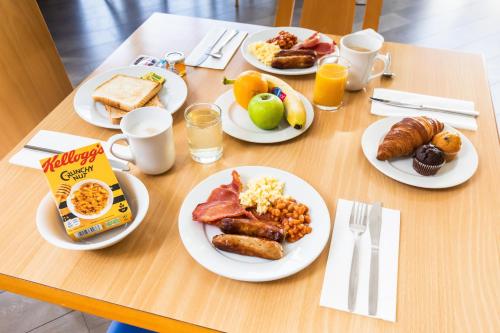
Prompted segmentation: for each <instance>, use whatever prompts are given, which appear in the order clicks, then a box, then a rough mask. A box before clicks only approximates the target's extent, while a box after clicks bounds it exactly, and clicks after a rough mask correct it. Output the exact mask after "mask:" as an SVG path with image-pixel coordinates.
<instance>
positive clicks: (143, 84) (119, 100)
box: [92, 74, 162, 111]
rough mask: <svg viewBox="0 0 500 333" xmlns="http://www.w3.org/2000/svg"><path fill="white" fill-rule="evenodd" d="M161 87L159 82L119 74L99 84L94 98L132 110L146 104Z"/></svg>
mask: <svg viewBox="0 0 500 333" xmlns="http://www.w3.org/2000/svg"><path fill="white" fill-rule="evenodd" d="M161 88H162V85H161V84H160V83H158V82H153V81H149V80H143V79H140V78H136V77H132V76H128V75H123V74H118V75H115V76H113V77H112V78H111V79H109V80H108V81H106V82H104V83H102V84H101V85H100V86H98V87H97V88H96V90H95V91H94V93H93V94H92V98H93V99H94V100H95V101H97V102H101V103H103V104H104V105H109V106H112V107H115V108H118V109H121V110H123V111H132V110H133V109H137V108H139V107H141V106H143V105H144V104H146V102H147V101H149V100H150V99H151V98H153V96H155V95H156V94H157V93H158V92H159V91H160V89H161Z"/></svg>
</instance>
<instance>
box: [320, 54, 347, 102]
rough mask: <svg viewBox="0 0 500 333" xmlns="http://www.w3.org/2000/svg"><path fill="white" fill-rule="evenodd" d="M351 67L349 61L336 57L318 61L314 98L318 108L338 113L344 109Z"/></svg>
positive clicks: (332, 56) (327, 57)
mask: <svg viewBox="0 0 500 333" xmlns="http://www.w3.org/2000/svg"><path fill="white" fill-rule="evenodd" d="M349 67H350V63H349V61H348V60H346V59H344V58H342V57H339V56H335V55H331V56H326V57H323V58H321V59H320V60H319V61H318V70H317V72H316V80H315V82H314V96H313V102H314V105H316V107H317V108H319V109H321V110H326V111H337V110H338V109H339V108H340V107H342V100H343V98H344V89H345V86H346V83H347V74H348V72H349Z"/></svg>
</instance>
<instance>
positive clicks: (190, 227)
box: [179, 166, 330, 282]
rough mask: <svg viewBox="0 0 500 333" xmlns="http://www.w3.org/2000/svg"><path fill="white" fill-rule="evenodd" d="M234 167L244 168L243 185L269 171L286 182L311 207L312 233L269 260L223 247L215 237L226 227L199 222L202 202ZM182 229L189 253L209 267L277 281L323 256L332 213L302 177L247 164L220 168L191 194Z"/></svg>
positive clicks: (236, 277)
mask: <svg viewBox="0 0 500 333" xmlns="http://www.w3.org/2000/svg"><path fill="white" fill-rule="evenodd" d="M233 170H236V171H238V173H239V174H240V176H241V180H242V182H243V183H246V182H248V181H249V180H250V179H252V178H254V177H259V176H264V175H265V176H271V177H275V178H277V179H278V180H280V181H283V182H285V194H288V195H291V196H292V197H294V198H295V199H297V201H299V202H302V203H304V204H305V205H307V206H308V207H309V211H310V216H311V227H312V232H311V233H310V234H308V235H305V236H304V237H303V238H301V239H300V240H298V241H297V242H295V243H286V242H285V243H284V244H283V249H284V252H285V255H284V256H283V258H281V259H279V260H267V259H262V258H256V257H249V256H243V255H239V254H235V253H230V252H225V251H221V250H218V249H216V248H215V247H214V246H213V245H212V242H211V240H212V237H213V236H215V235H218V234H222V231H220V230H219V228H217V227H215V226H213V225H208V224H204V223H200V222H196V221H193V219H192V212H193V210H194V209H195V207H196V205H197V204H199V203H201V202H205V201H206V200H207V198H208V196H209V195H210V193H211V192H212V190H213V189H215V188H217V187H219V186H220V185H221V184H228V183H230V182H231V179H232V177H231V172H232V171H233ZM179 233H180V236H181V240H182V243H183V244H184V246H185V248H186V250H187V251H188V252H189V254H190V255H191V256H192V257H193V259H194V260H196V261H197V262H198V263H199V264H200V265H202V266H203V267H205V268H206V269H208V270H209V271H211V272H213V273H215V274H218V275H221V276H224V277H227V278H230V279H234V280H240V281H249V282H260V281H272V280H277V279H281V278H284V277H287V276H290V275H292V274H295V273H297V272H299V271H300V270H302V269H304V268H306V267H307V266H309V265H310V264H311V263H312V262H313V261H314V260H315V259H316V258H317V257H318V256H319V255H320V254H321V252H322V251H323V249H324V248H325V245H326V243H327V241H328V238H329V235H330V214H329V212H328V207H327V206H326V203H325V201H324V200H323V199H322V198H321V196H320V194H319V193H318V192H317V191H316V190H315V189H314V188H313V187H312V186H311V185H309V184H308V183H307V182H305V181H304V180H302V179H301V178H299V177H297V176H295V175H293V174H291V173H288V172H286V171H282V170H279V169H274V168H269V167H261V166H241V167H236V168H231V169H226V170H223V171H220V172H217V173H215V174H213V175H211V176H209V177H208V178H206V179H205V180H203V181H202V182H200V183H199V184H198V185H196V186H195V187H194V188H193V189H192V190H191V192H189V194H188V195H187V196H186V198H185V199H184V202H183V203H182V206H181V209H180V212H179Z"/></svg>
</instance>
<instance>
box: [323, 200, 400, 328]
mask: <svg viewBox="0 0 500 333" xmlns="http://www.w3.org/2000/svg"><path fill="white" fill-rule="evenodd" d="M352 206H353V201H349V200H343V199H339V200H338V202H337V210H336V214H335V224H334V227H333V235H332V241H331V245H330V251H329V254H328V262H327V264H326V272H325V278H324V281H323V288H322V290H321V298H320V305H321V306H324V307H330V308H334V309H338V310H342V311H349V310H348V291H349V274H350V270H351V259H352V253H353V245H354V238H353V234H352V232H351V231H350V229H349V217H350V216H351V210H352ZM368 216H369V213H368ZM368 223H369V221H368ZM399 224H400V213H399V211H398V210H393V209H387V208H382V227H381V231H380V244H379V280H378V281H379V289H378V306H377V315H376V316H373V317H374V318H379V319H383V320H387V321H392V322H395V321H396V298H397V282H398V257H399ZM370 256H371V240H370V230H369V226H367V229H366V231H365V232H364V233H363V235H362V236H361V238H360V242H359V282H358V293H357V303H356V307H355V309H354V313H356V314H360V315H364V316H369V315H368V292H369V278H370Z"/></svg>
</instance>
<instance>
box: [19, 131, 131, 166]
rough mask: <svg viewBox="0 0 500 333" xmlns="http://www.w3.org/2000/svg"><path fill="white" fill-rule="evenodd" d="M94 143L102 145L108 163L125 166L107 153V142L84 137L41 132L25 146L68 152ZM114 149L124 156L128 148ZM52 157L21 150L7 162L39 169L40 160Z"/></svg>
mask: <svg viewBox="0 0 500 333" xmlns="http://www.w3.org/2000/svg"><path fill="white" fill-rule="evenodd" d="M96 142H100V143H101V144H102V146H103V147H104V151H105V153H106V156H107V157H108V159H109V160H110V161H115V162H117V163H123V166H126V165H127V161H124V160H121V159H118V158H116V157H114V156H112V155H111V154H110V153H109V147H108V144H107V142H105V141H100V140H97V139H93V138H88V137H84V136H77V135H72V134H67V133H61V132H53V131H45V130H41V131H39V132H38V133H37V134H35V135H34V136H33V137H32V138H31V139H30V140H29V141H28V142H27V143H26V144H28V145H33V146H38V147H43V148H48V149H53V150H59V151H68V150H72V149H76V148H80V147H83V146H87V145H91V144H93V143H96ZM114 149H116V151H118V152H122V151H123V152H124V154H126V152H127V150H128V148H127V147H125V146H123V145H115V147H114ZM52 155H54V154H51V153H46V152H42V151H37V150H33V149H25V148H23V149H21V150H20V151H18V152H17V153H15V154H14V155H13V156H12V157H11V158H10V160H9V162H10V163H12V164H16V165H20V166H24V167H28V168H35V169H41V166H40V160H41V159H43V158H47V157H50V156H52Z"/></svg>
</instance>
